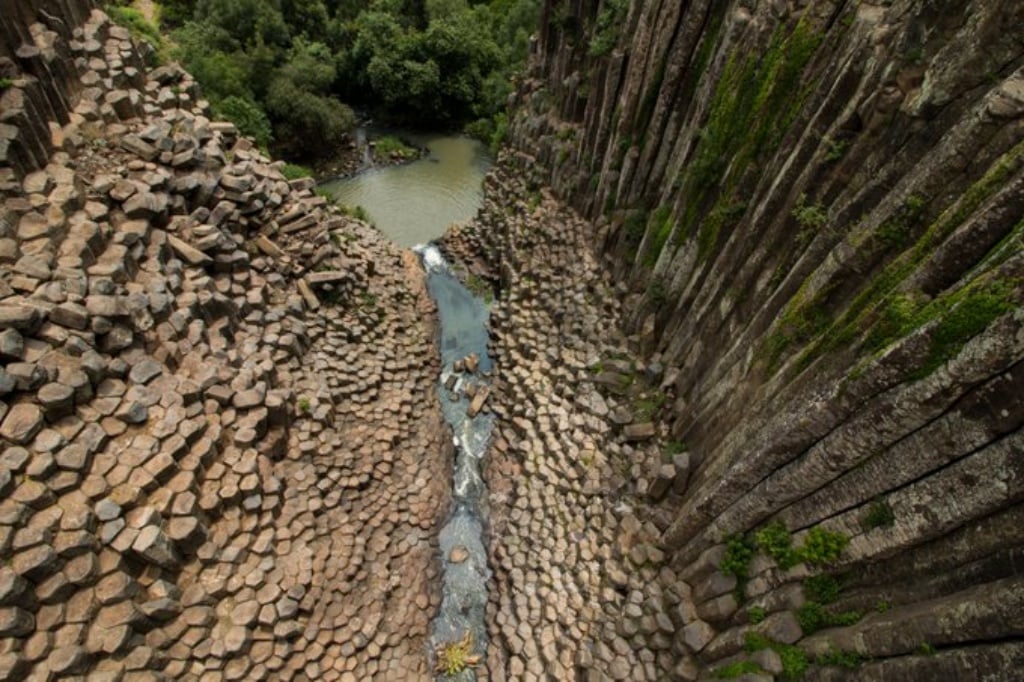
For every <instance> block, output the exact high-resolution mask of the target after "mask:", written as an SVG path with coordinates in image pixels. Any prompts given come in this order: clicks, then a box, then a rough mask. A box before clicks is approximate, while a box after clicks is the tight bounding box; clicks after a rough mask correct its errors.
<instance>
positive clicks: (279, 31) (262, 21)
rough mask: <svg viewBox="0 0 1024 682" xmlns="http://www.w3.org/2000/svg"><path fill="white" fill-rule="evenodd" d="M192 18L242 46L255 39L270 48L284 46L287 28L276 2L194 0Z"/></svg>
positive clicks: (261, 0) (286, 39)
mask: <svg viewBox="0 0 1024 682" xmlns="http://www.w3.org/2000/svg"><path fill="white" fill-rule="evenodd" d="M195 18H196V21H197V22H199V23H201V24H204V25H213V26H217V27H219V28H222V29H224V30H225V31H227V32H229V33H230V34H231V36H232V37H233V38H235V40H237V41H238V42H239V43H241V44H242V45H247V44H249V43H250V42H252V41H255V40H257V38H259V39H262V40H263V41H264V42H266V43H268V44H271V45H279V46H281V47H285V46H287V45H288V40H289V31H288V25H287V24H286V23H285V21H284V16H283V15H282V14H281V7H280V3H279V2H277V1H276V0H198V2H197V3H196V10H195Z"/></svg>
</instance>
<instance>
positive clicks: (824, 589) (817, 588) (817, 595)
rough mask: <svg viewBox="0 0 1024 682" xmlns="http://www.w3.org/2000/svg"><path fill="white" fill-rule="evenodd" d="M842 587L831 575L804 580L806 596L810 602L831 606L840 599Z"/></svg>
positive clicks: (815, 576)
mask: <svg viewBox="0 0 1024 682" xmlns="http://www.w3.org/2000/svg"><path fill="white" fill-rule="evenodd" d="M841 589H842V586H841V585H840V584H839V581H838V580H836V579H835V578H833V577H832V576H830V575H813V576H811V577H810V578H807V579H806V580H804V595H805V596H806V597H807V599H809V600H810V601H816V602H819V603H821V604H831V603H832V602H834V601H835V600H837V599H839V592H840V590H841Z"/></svg>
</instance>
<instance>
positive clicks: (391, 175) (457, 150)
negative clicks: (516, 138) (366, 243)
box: [320, 133, 491, 248]
mask: <svg viewBox="0 0 1024 682" xmlns="http://www.w3.org/2000/svg"><path fill="white" fill-rule="evenodd" d="M400 136H401V137H402V138H403V139H407V140H409V141H410V142H413V143H414V144H416V145H419V146H421V147H425V148H426V149H427V150H428V154H427V155H426V156H424V157H423V158H421V159H418V160H416V161H413V162H411V163H407V164H403V165H401V166H381V167H377V168H374V167H369V168H367V169H365V170H363V171H362V172H360V173H359V174H357V175H354V176H352V177H349V178H340V179H337V180H331V181H329V182H325V183H324V184H322V185H321V186H320V188H321V189H324V190H327V191H329V192H330V193H331V194H333V195H334V196H335V197H336V198H337V199H338V201H340V202H341V203H343V204H346V205H348V206H353V207H354V206H362V207H363V208H364V209H366V212H367V213H368V214H369V216H370V218H371V219H372V220H373V222H374V224H376V226H377V227H378V228H379V229H380V230H381V232H383V233H384V234H386V235H388V236H389V237H390V238H391V239H392V240H394V241H395V242H396V243H398V245H399V246H404V247H406V248H412V247H413V246H416V245H417V244H426V243H428V242H430V241H431V240H433V239H437V238H438V237H440V236H441V235H442V234H443V233H444V231H445V229H446V228H447V227H448V226H449V225H450V224H452V223H454V222H459V221H462V220H467V219H469V218H472V217H473V215H474V214H475V213H476V211H477V209H478V208H479V207H480V202H481V201H482V200H483V179H484V175H485V174H486V173H487V169H488V168H489V167H490V165H491V159H490V156H489V155H488V153H487V149H486V148H485V147H484V146H483V145H482V144H481V143H480V142H478V141H477V140H474V139H471V138H468V137H454V136H450V135H425V134H417V133H402V134H401V135H400Z"/></svg>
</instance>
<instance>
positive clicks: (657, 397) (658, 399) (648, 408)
mask: <svg viewBox="0 0 1024 682" xmlns="http://www.w3.org/2000/svg"><path fill="white" fill-rule="evenodd" d="M665 400H667V397H666V396H665V394H664V393H662V392H660V391H654V392H648V393H644V394H642V395H641V396H639V397H638V398H637V399H636V400H635V401H634V402H633V416H634V418H636V419H637V420H639V421H650V420H651V419H652V418H653V417H654V415H656V414H657V413H658V411H659V410H660V409H661V408H662V407H663V406H664V405H665Z"/></svg>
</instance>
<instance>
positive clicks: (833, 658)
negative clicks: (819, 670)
mask: <svg viewBox="0 0 1024 682" xmlns="http://www.w3.org/2000/svg"><path fill="white" fill-rule="evenodd" d="M866 660H868V659H867V657H866V656H863V655H861V654H858V653H857V652H856V651H843V650H842V649H833V650H832V651H829V652H828V653H825V654H819V655H818V656H816V657H815V659H814V662H815V664H817V665H827V666H834V667H839V668H850V669H853V668H856V667H857V666H859V665H860V664H861V663H863V662H864V661H866Z"/></svg>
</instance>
